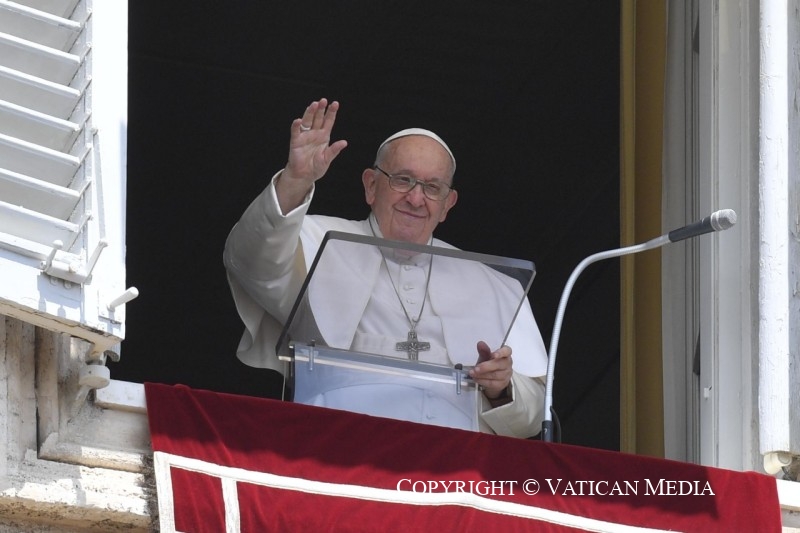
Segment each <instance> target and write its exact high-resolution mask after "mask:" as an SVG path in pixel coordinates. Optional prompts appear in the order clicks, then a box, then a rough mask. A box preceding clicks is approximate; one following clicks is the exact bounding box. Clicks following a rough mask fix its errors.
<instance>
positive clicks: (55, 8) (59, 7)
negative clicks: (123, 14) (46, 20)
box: [16, 0, 127, 18]
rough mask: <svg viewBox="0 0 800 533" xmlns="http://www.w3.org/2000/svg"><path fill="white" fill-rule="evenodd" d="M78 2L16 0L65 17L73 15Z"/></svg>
mask: <svg viewBox="0 0 800 533" xmlns="http://www.w3.org/2000/svg"><path fill="white" fill-rule="evenodd" d="M78 2H80V0H16V3H17V4H21V5H23V6H28V7H30V8H33V9H37V10H39V11H44V12H45V13H51V14H53V15H56V16H58V17H65V18H69V17H70V15H72V12H73V11H75V6H77V5H78ZM126 8H127V4H126Z"/></svg>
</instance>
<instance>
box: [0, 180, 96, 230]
mask: <svg viewBox="0 0 800 533" xmlns="http://www.w3.org/2000/svg"><path fill="white" fill-rule="evenodd" d="M83 190H85V189H83ZM83 190H78V191H76V190H72V189H68V188H66V187H59V186H58V185H54V184H52V183H48V182H46V181H41V180H37V179H34V178H31V177H30V176H25V175H23V174H18V173H16V172H11V171H9V170H6V169H3V168H0V200H2V201H4V202H6V203H9V204H11V205H18V206H20V207H24V208H26V209H30V210H33V211H38V212H40V213H42V214H45V215H49V216H51V217H56V218H60V219H62V220H67V219H69V217H70V216H71V215H72V213H73V212H74V211H75V208H76V207H77V205H78V202H79V201H80V199H81V196H82V193H83Z"/></svg>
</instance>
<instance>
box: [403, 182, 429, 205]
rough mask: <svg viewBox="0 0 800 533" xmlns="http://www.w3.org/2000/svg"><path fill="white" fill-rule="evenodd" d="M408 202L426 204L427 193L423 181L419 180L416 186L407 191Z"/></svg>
mask: <svg viewBox="0 0 800 533" xmlns="http://www.w3.org/2000/svg"><path fill="white" fill-rule="evenodd" d="M406 198H408V202H409V203H410V204H411V205H413V206H417V207H419V206H422V205H424V204H425V193H424V192H423V190H422V182H419V181H418V182H417V183H415V184H414V187H413V188H412V189H411V190H410V191H408V192H407V193H406Z"/></svg>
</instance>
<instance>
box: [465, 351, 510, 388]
mask: <svg viewBox="0 0 800 533" xmlns="http://www.w3.org/2000/svg"><path fill="white" fill-rule="evenodd" d="M513 364H514V362H513V360H512V358H511V348H510V347H509V346H501V347H500V348H499V349H498V350H495V351H494V352H492V351H491V350H490V348H489V346H488V345H487V344H486V343H485V342H483V341H481V342H479V343H478V364H476V365H475V367H474V368H473V369H472V370H471V371H470V377H472V379H473V380H474V381H475V382H476V383H477V384H478V385H480V386H482V387H483V388H484V390H485V392H486V393H487V396H489V395H496V394H499V393H500V391H502V390H503V389H505V388H506V387H507V386H508V384H509V382H510V381H511V375H512V373H513Z"/></svg>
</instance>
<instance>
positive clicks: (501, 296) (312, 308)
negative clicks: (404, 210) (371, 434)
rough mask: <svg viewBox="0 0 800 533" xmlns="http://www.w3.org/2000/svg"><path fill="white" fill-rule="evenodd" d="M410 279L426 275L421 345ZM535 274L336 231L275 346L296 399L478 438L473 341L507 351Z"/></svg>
mask: <svg viewBox="0 0 800 533" xmlns="http://www.w3.org/2000/svg"><path fill="white" fill-rule="evenodd" d="M414 271H419V272H422V273H426V274H425V275H426V276H429V277H427V281H426V282H425V283H424V285H423V284H422V283H419V284H418V285H420V286H422V289H423V291H424V292H422V297H423V302H424V303H423V304H422V305H423V307H422V310H426V313H425V314H422V315H421V316H422V319H421V320H420V322H419V339H417V340H418V342H419V344H416V345H415V344H414V343H412V342H411V341H412V337H411V336H409V335H408V330H409V329H410V328H409V322H408V320H407V316H408V313H404V309H405V308H404V307H401V302H402V300H401V299H400V298H401V297H405V294H404V292H403V291H405V290H406V289H409V288H413V283H411V281H410V280H411V278H406V276H412V275H413V274H414ZM428 272H429V274H427V273H428ZM393 274H394V275H393ZM534 275H535V267H534V265H533V263H532V262H530V261H524V260H519V259H511V258H506V257H498V256H492V255H486V254H478V253H473V252H465V251H462V250H456V249H451V248H443V247H436V246H424V245H417V244H412V243H403V242H398V241H389V240H385V239H380V238H377V237H368V236H363V235H354V234H349V233H341V232H334V231H331V232H328V233H327V234H326V236H325V238H324V240H323V242H322V244H321V245H320V248H319V250H318V251H317V254H316V257H315V259H314V261H313V263H312V265H311V268H310V269H309V272H308V275H307V276H306V279H305V282H304V284H303V286H302V288H301V289H300V292H299V295H298V297H297V300H296V301H295V304H294V307H293V309H292V311H291V313H290V315H289V318H288V320H287V322H286V325H285V327H284V329H283V332H282V334H281V336H280V338H279V340H278V344H277V346H276V351H277V354H278V357H279V358H280V359H281V360H283V361H289V362H291V365H290V366H291V372H290V378H289V379H290V380H291V384H292V386H291V390H292V393H293V401H295V402H298V403H303V404H308V405H318V406H324V407H331V408H336V409H345V410H348V411H353V412H359V413H364V414H370V415H374V416H383V417H387V418H394V419H399V420H410V421H414V422H421V423H426V424H433V425H441V426H447V427H456V428H461V429H467V430H477V429H478V413H479V409H480V392H479V390H478V387H477V385H476V383H475V382H474V381H473V380H472V379H471V378H470V377H469V375H468V372H469V370H470V368H471V367H472V366H473V365H474V364H476V363H477V358H478V354H477V349H476V345H477V342H478V341H479V340H483V341H485V342H486V343H487V344H488V345H489V346H490V347H492V349H496V348H498V347H500V346H501V345H503V344H504V343H505V342H506V339H507V338H508V336H509V333H511V331H512V329H513V325H514V322H515V319H516V317H517V314H518V313H519V312H520V309H521V308H522V306H523V303H524V302H525V300H526V298H527V294H528V290H529V289H530V286H531V283H532V282H533V278H534ZM390 284H391V285H390ZM417 288H418V287H417ZM407 301H409V302H411V301H412V300H411V299H409V300H407ZM416 303H417V305H419V302H416ZM421 312H422V311H420V313H421ZM412 316H416V313H414V314H412ZM375 317H378V318H375ZM415 352H416V353H415ZM415 356H417V357H418V358H415Z"/></svg>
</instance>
